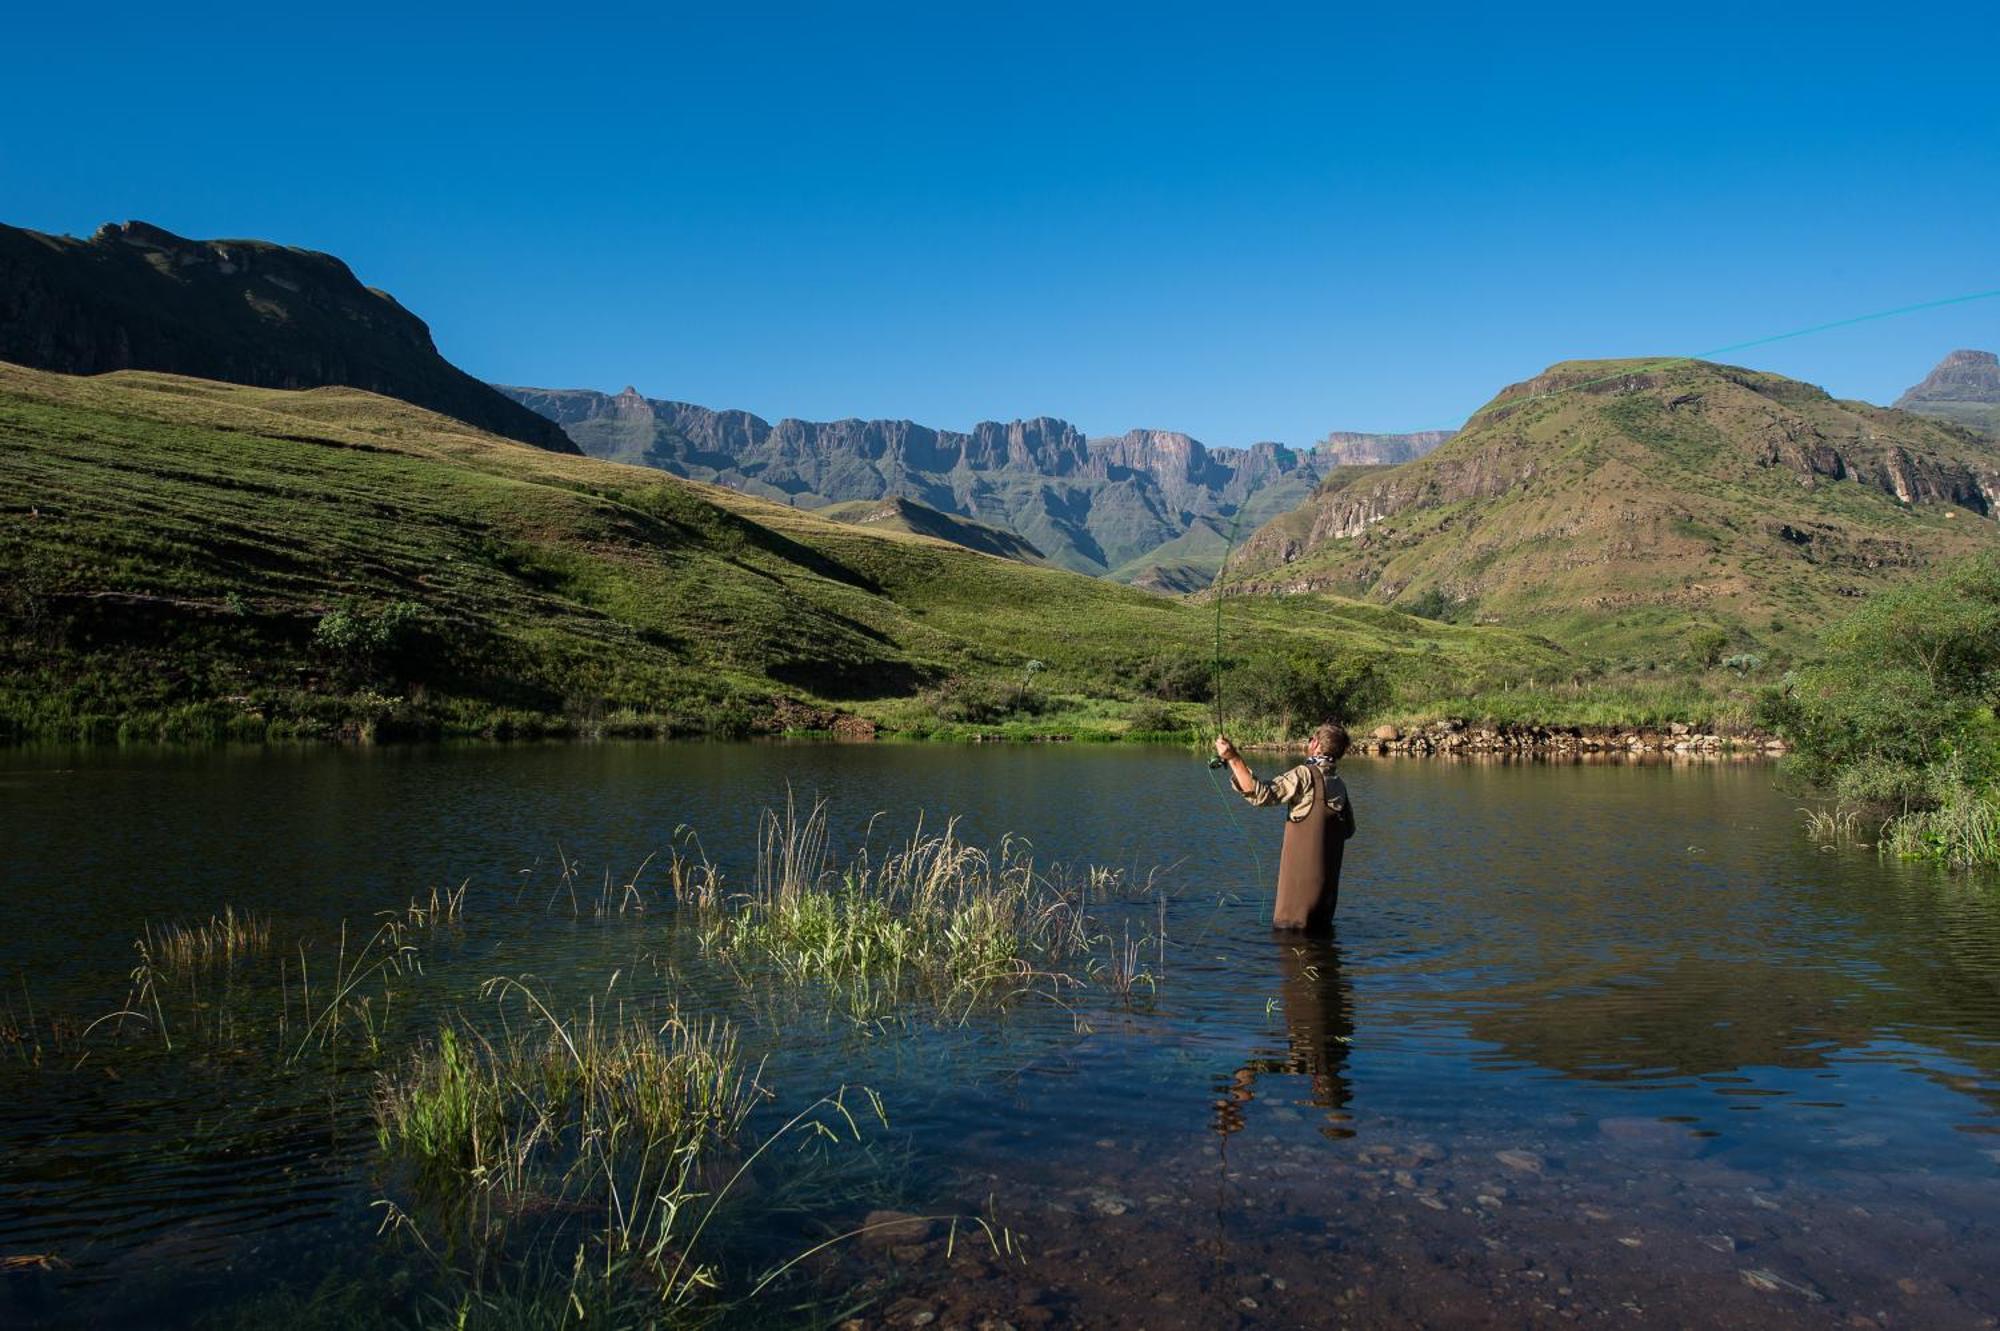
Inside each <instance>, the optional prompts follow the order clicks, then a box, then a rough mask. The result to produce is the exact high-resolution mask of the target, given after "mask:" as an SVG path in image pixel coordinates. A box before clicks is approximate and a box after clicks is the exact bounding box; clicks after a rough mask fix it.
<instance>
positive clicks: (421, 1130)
mask: <svg viewBox="0 0 2000 1331" xmlns="http://www.w3.org/2000/svg"><path fill="white" fill-rule="evenodd" d="M484 992H485V993H486V995H487V996H489V997H492V996H500V997H505V996H510V995H519V996H520V997H522V998H523V999H525V1001H526V1002H527V1003H528V1005H529V1007H530V1009H531V1010H532V1011H533V1012H534V1013H535V1020H534V1022H533V1023H532V1024H531V1026H530V1027H529V1028H528V1029H527V1030H526V1031H517V1032H515V1033H513V1034H511V1035H509V1036H507V1037H505V1038H504V1039H503V1040H501V1041H499V1042H494V1041H491V1040H488V1039H486V1038H484V1037H482V1036H480V1035H478V1034H476V1033H474V1032H472V1031H470V1030H468V1031H466V1032H465V1033H464V1034H461V1033H460V1031H459V1029H458V1028H456V1027H454V1026H444V1027H442V1028H440V1030H439V1032H438V1036H437V1039H436V1040H435V1041H434V1042H431V1043H428V1044H425V1045H424V1046H422V1047H420V1048H419V1049H418V1050H416V1051H415V1052H414V1053H413V1054H412V1055H411V1056H410V1058H409V1060H408V1062H407V1063H406V1064H405V1065H404V1066H403V1067H402V1068H400V1069H397V1070H393V1071H390V1072H385V1073H383V1074H382V1076H381V1080H380V1084H379V1088H378V1093H377V1096H376V1102H375V1112H376V1122H377V1129H378V1138H379V1140H380V1142H381V1145H382V1147H383V1149H384V1150H387V1151H390V1152H391V1153H394V1154H400V1155H404V1156H407V1157H410V1158H413V1159H415V1160H418V1161H420V1162H423V1163H425V1164H428V1165H434V1166H445V1167H449V1168H456V1169H462V1170H464V1171H465V1172H467V1173H469V1174H471V1175H473V1176H475V1177H479V1178H481V1179H485V1180H497V1181H506V1180H514V1179H520V1178H522V1177H524V1175H525V1172H526V1170H527V1166H528V1165H529V1164H530V1163H532V1159H531V1158H532V1157H533V1156H535V1155H537V1154H561V1153H563V1152H564V1151H565V1149H566V1148H567V1149H571V1150H574V1149H576V1148H578V1147H579V1146H580V1145H581V1144H583V1143H585V1142H588V1141H589V1140H592V1139H594V1138H596V1137H599V1136H601V1135H604V1134H620V1133H623V1134H628V1135H629V1137H630V1138H631V1139H635V1140H637V1141H638V1142H639V1144H641V1145H642V1146H644V1147H647V1148H654V1147H660V1148H664V1149H665V1150H666V1151H668V1152H669V1153H680V1152H683V1151H690V1150H692V1151H696V1152H700V1151H703V1150H707V1149H712V1148H713V1147H715V1146H717V1145H720V1144H723V1143H726V1142H729V1141H731V1140H733V1139H734V1138H735V1136H736V1134H737V1132H738V1131H739V1130H740V1129H741V1128H742V1125H743V1120H744V1118H745V1117H746V1116H747V1115H748V1114H749V1112H750V1110H751V1108H752V1107H753V1106H754V1105H755V1104H756V1103H757V1100H758V1098H759V1096H760V1094H761V1091H760V1089H759V1087H758V1086H757V1083H756V1078H755V1074H754V1070H747V1069H745V1068H744V1067H743V1064H742V1056H741V1052H740V1048H739V1044H738V1040H737V1036H736V1032H735V1030H734V1029H733V1028H732V1027H730V1026H729V1025H728V1024H727V1023H725V1022H720V1021H712V1020H711V1021H696V1020H690V1019H688V1018H685V1017H683V1016H681V1015H680V1014H679V1013H678V1012H670V1013H669V1014H667V1016H666V1018H665V1019H664V1020H663V1021H661V1022H659V1023H658V1024H655V1023H652V1022H647V1021H642V1020H640V1019H639V1018H637V1017H636V1016H621V1017H618V1018H608V1017H605V1016H602V1015H601V1014H600V1013H599V1012H598V1011H597V1009H596V1008H595V1006H594V1005H593V1007H592V1008H591V1009H590V1011H589V1012H588V1013H586V1014H585V1015H584V1016H582V1017H580V1018H577V1019H575V1020H572V1021H569V1022H563V1021H560V1020H558V1019H557V1018H556V1017H555V1016H554V1015H553V1014H552V1013H550V1012H549V1011H548V1009H547V1008H546V1007H545V1006H544V1005H543V1004H542V1001H541V999H540V998H538V997H536V996H535V995H534V994H533V993H532V991H530V990H528V989H527V988H526V987H525V986H523V985H521V984H520V983H519V982H518V981H514V980H499V981H489V982H488V984H487V985H486V986H485V990H484Z"/></svg>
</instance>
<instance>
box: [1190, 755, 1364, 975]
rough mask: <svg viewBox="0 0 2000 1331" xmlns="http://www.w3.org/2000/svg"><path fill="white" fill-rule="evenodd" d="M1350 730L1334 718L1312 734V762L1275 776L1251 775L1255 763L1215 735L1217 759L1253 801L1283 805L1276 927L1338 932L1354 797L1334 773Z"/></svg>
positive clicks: (1238, 788) (1273, 916)
mask: <svg viewBox="0 0 2000 1331" xmlns="http://www.w3.org/2000/svg"><path fill="white" fill-rule="evenodd" d="M1347 742H1348V741H1347V731H1346V729H1345V728H1344V727H1342V726H1339V725H1336V724H1334V723H1333V722H1331V721H1329V722H1327V723H1326V724H1324V725H1321V726H1319V727H1318V728H1317V729H1315V730H1314V731H1313V733H1312V739H1311V740H1310V741H1309V742H1308V743H1307V745H1306V760H1305V761H1304V762H1302V763H1300V764H1299V765H1298V766H1297V767H1294V768H1292V769H1291V770H1290V771H1289V772H1286V773H1284V774H1283V775H1281V776H1277V777H1274V778H1272V779H1271V780H1269V781H1259V780H1258V779H1257V778H1256V777H1255V776H1253V775H1251V772H1250V765H1249V764H1248V763H1246V762H1244V761H1243V755H1242V754H1240V753H1238V752H1237V751H1236V746H1235V745H1234V744H1232V743H1230V740H1229V736H1227V735H1217V736H1216V737H1215V756H1216V757H1217V758H1218V759H1220V760H1221V761H1222V762H1223V763H1224V764H1226V765H1227V766H1228V768H1229V782H1230V784H1231V785H1233V786H1234V787H1236V793H1237V794H1239V795H1241V796H1243V798H1244V799H1246V800H1248V801H1249V802H1250V803H1251V804H1254V805H1257V806H1259V807H1262V806H1264V805H1270V804H1279V805H1283V806H1284V808H1285V846H1284V850H1283V851H1282V852H1281V853H1280V855H1279V857H1278V900H1277V904H1276V905H1275V906H1274V907H1272V910H1271V927H1272V928H1274V929H1287V930H1298V931H1301V932H1303V933H1307V934H1320V935H1323V934H1330V933H1332V932H1333V910H1334V907H1335V906H1336V905H1337V904H1338V903H1339V900H1340V859H1341V854H1342V852H1343V851H1344V849H1345V848H1346V845H1347V839H1348V838H1349V837H1351V836H1353V835H1354V801H1353V800H1352V799H1351V798H1349V796H1348V793H1347V783H1346V782H1345V781H1342V780H1341V779H1340V774H1339V773H1338V772H1336V771H1335V770H1334V765H1335V764H1336V763H1338V762H1339V761H1340V759H1341V756H1342V755H1343V754H1345V753H1346V752H1347Z"/></svg>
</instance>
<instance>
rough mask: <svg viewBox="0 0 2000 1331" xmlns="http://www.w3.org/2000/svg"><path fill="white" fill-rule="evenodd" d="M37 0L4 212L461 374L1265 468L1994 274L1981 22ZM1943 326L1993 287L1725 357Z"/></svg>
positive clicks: (1845, 343) (1840, 374)
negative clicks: (164, 260) (1148, 441)
mask: <svg viewBox="0 0 2000 1331" xmlns="http://www.w3.org/2000/svg"><path fill="white" fill-rule="evenodd" d="M1392 8H1402V9H1407V10H1408V11H1410V13H1409V16H1408V17H1398V16H1388V15H1386V13H1385V11H1387V10H1390V9H1392ZM1531 10H1532V11H1535V12H1530V11H1531ZM64 11H65V7H63V6H57V5H38V6H32V7H27V8H23V9H19V10H16V11H15V12H13V13H12V14H11V15H10V16H9V18H8V20H7V22H6V24H5V41H6V43H7V45H8V46H9V48H10V49H9V51H8V52H7V54H6V65H7V72H6V75H5V77H4V79H0V220H4V221H7V222H11V223H15V224H18V225H24V226H30V227H35V228H38V229H41V230H50V231H67V232H72V233H77V234H85V233H88V232H89V231H90V230H92V229H93V228H94V227H95V226H96V225H97V224H98V223H99V222H102V221H105V220H107V219H121V220H122V219H125V218H134V217H137V218H145V219H147V220H150V221H154V222H157V223H160V224H162V225H164V226H167V227H169V228H172V229H174V230H177V231H181V232H183V233H187V234H192V235H197V236H257V237H265V238H269V239H273V240H279V241H284V242H288V243H291V244H297V245H305V246H309V247H312V248H316V249H324V250H329V251H332V252H333V253H336V254H339V255H341V256H342V257H343V258H345V259H347V260H348V261H349V263H350V264H352V266H353V267H354V269H355V271H356V272H357V273H358V274H360V276H361V278H362V279H363V280H364V281H366V282H368V283H370V284H371V285H375V286H380V287H383V288H385V289H387V290H389V291H390V292H392V293H394V294H395V295H396V296H397V298H398V299H400V300H401V301H403V303H404V304H406V305H408V306H409V307H410V308H411V309H413V310H415V311H417V312H418V313H419V314H421V315H423V316H424V317H425V318H426V319H428V320H429V321H430V323H431V326H432V329H433V331H434V332H435V334H436V336H437V340H438V344H439V346H440V347H441V348H442V349H443V350H444V352H445V354H446V355H448V356H449V357H451V358H452V359H453V360H455V361H457V362H458V363H459V364H461V365H463V366H465V367H466V368H467V369H469V370H471V371H472V372H473V373H475V374H479V375H482V376H484V377H487V378H491V379H496V380H501V381H507V382H515V383H527V384H539V385H560V386H594V387H603V388H608V389H613V390H615V389H617V388H619V387H621V386H622V385H624V384H626V383H633V384H637V385H639V386H640V388H641V389H643V390H644V391H646V392H647V393H649V394H652V395H655V396H663V397H679V398H686V399H690V400H693V401H697V402H702V403H706V404H709V405H713V406H718V407H723V406H731V407H744V408H748V409H750V410H753V411H756V412H759V413H760V414H763V415H766V416H771V417H776V416H781V415H798V416H808V417H831V416H846V415H859V416H909V417H913V418H915V419H917V420H921V421H924V422H926V423H929V424H934V425H943V426H957V427H963V426H965V425H968V424H970V423H971V422H973V421H975V420H978V419H982V418H989V417H997V418H1012V417H1015V416H1021V415H1034V414H1042V413H1047V414H1053V415H1061V416H1065V417H1067V418H1069V419H1071V420H1073V421H1075V422H1077V423H1078V424H1079V425H1081V426H1082V427H1084V428H1085V429H1087V430H1088V431H1090V432H1092V433H1109V432H1113V431H1120V430H1124V429H1126V428H1129V427H1132V426H1138V425H1147V426H1156V427H1167V428H1178V429H1185V430H1188V431H1190V432H1192V433H1194V434H1196V435H1197V436H1199V437H1201V438H1203V439H1206V440H1208V441H1210V442H1213V443H1244V442H1248V441H1251V440H1254V439H1259V438H1276V439H1283V440H1287V441H1290V442H1294V443H1305V442H1308V441H1310V440H1311V439H1312V438H1314V437H1316V436H1317V435H1319V434H1322V433H1324V432H1325V431H1327V430H1329V429H1335V428H1345V429H1381V430H1394V429H1411V428H1422V427H1427V426H1435V425H1446V424H1452V423H1455V422H1457V421H1459V420H1461V419H1463V418H1464V416H1465V415H1466V414H1467V413H1468V412H1469V411H1471V410H1472V409H1473V408H1475V407H1476V406H1478V405H1479V404H1480V403H1481V402H1483V401H1484V400H1485V399H1486V398H1488V397H1489V396H1490V395H1491V394H1492V393H1493V392H1494V391H1495V390H1497V389H1498V388H1499V387H1500V386H1501V385H1503V384H1505V383H1508V382H1510V381H1513V380H1517V379H1520V378H1523V377H1526V376H1528V375H1530V374H1532V373H1534V372H1535V371H1537V370H1539V369H1540V368H1541V367H1542V366H1543V365H1545V364H1547V363H1548V362H1551V361H1554V360H1559V359H1564V358H1569V357H1586V356H1590V357H1594V356H1613V355H1652V354H1677V353H1685V352H1692V351H1698V350H1702V349H1705V348H1709V347H1713V346H1718V345H1721V344H1725V343H1730V342H1734V341H1738V340H1742V339H1747V338H1750V337H1755V336H1758V335H1761V334H1767V333H1773V332H1778V331H1782V330H1784V329H1788V328H1793V327H1798V326H1802V325H1808V324H1813V323H1818V322H1821V321H1824V320H1831V319H1838V318H1841V317H1844V316H1847V315H1852V314H1857V313H1862V312H1865V311H1869V310H1875V309H1881V308H1885V307H1889V306H1895V305H1901V304H1906V303H1909V302H1913V301H1919V300H1925V299H1930V298H1934V297H1939V296H1948V295H1952V294H1955V293H1959V292H1964V291H1972V290H1982V289H1991V288H1995V287H2000V92H1996V88H1995V79H1994V71H1995V52H1996V50H2000V17H1996V9H1995V7H1994V6H1993V5H1991V4H1984V3H1979V4H1975V3H1965V4H1960V5H1954V6H1929V5H1924V4H1921V3H1919V4H1904V5H1900V6H1896V7H1893V8H1890V9H1884V8H1882V7H1880V6H1870V7H1868V8H1867V9H1866V10H1856V11H1855V12H1853V13H1846V12H1842V10H1841V9H1840V8H1839V7H1837V6H1830V5H1827V4H1811V5H1797V6H1792V5H1749V6H1745V5H1740V4H1732V5H1717V6H1708V5H1699V4H1679V5H1644V6H1630V7H1619V6H1616V5H1603V4H1597V5H1592V6H1588V7H1585V8H1578V9H1576V10H1574V11H1571V12H1563V11H1562V10H1561V9H1560V7H1556V6H1532V7H1530V6H1518V7H1517V6H1501V5H1491V4H1482V5H1478V6H1472V7H1465V8H1453V7H1449V6H1401V7H1398V6H1388V5H1381V4H1372V5H1367V6H1338V7H1335V6H1301V7H1298V8H1295V9H1285V8H1276V7H1270V8H1267V7H1264V6H1257V5H1224V4H1220V3H1211V4H1206V5H1202V6H1195V7H1179V6H1175V5H1170V4H1147V5H1139V6H1131V7H1122V6H1108V5H1088V4H1081V3H1069V4H1064V5H1059V6H1046V7H1045V6H1038V5H1020V6H1016V5H981V6H972V5H961V4H956V3H949V2H947V3H936V2H935V0H933V3H929V4H924V5H920V6H909V7H901V6H896V7H891V6H876V5H860V6H849V5H839V4H818V5H803V6H796V7H794V6H789V5H708V6H699V7H691V6H683V5H675V4H662V5H657V6H653V7H650V8H647V9H637V8H635V9H633V10H632V11H630V12H624V13H620V12H614V11H605V10H598V9H592V8H590V7H588V6H585V5H581V4H571V5H564V6H549V7H547V8H546V9H545V10H543V11H542V12H540V13H535V14H529V13H519V14H516V13H511V12H509V11H508V9H507V8H506V7H505V6H482V7H478V8H470V7H468V8H464V9H461V10H456V11H435V10H434V11H431V12H429V13H428V14H427V15H425V16H423V17H417V18H412V17H411V16H410V15H409V14H407V13H405V12H403V11H402V10H401V9H398V8H386V7H385V8H380V9H374V10H371V9H369V8H366V7H330V8H328V9H327V10H325V11H324V12H316V11H311V10H307V9H302V8H298V7H278V6H271V7H268V8H267V9H266V10H265V11H264V12H262V13H261V14H258V15H257V16H255V17H223V16H220V15H221V14H222V13H223V11H216V14H217V16H214V17H211V16H208V15H207V13H206V12H205V11H198V10H188V11H175V10H172V9H161V8H159V7H158V6H157V5H149V6H146V7H144V8H133V9H131V10H130V11H129V12H123V11H122V10H121V6H119V5H116V4H97V5H91V6H87V7H84V8H82V9H81V10H78V9H76V7H69V11H70V12H71V13H76V14H78V15H80V16H79V17H75V18H71V17H66V16H65V12H64ZM1957 346H1978V347H1988V348H2000V300H1996V301H1989V302H1984V303H1980V304H1974V305H1968V306H1963V307H1959V308H1957V309H1955V310H1951V311H1946V312H1940V313H1933V314H1925V315H1919V316H1915V317H1912V318H1907V319H1901V320H1892V321H1886V322H1882V323H1877V324H1871V325H1868V326H1865V327H1862V328H1858V329H1851V330H1846V331H1842V332H1836V333H1830V334H1825V335H1821V336H1816V337H1812V338H1805V339H1800V340H1798V341H1794V342H1790V343H1782V344H1778V345H1775V346H1772V347H1768V348H1762V349H1759V350H1757V351H1755V352H1748V353H1744V354H1743V355H1742V356H1741V359H1742V360H1744V361H1745V362H1747V363H1750V364H1754V365H1757V366H1759V367H1762V368H1768V369H1773V370H1778V371H1781V372H1783V373H1787V374H1794V375H1798V376H1800V377H1802V378H1806V379H1809V380H1812V381H1814V382H1817V383H1821V384H1824V385H1825V386H1826V387H1828V388H1829V389H1831V390H1832V391H1834V392H1836V393H1839V394H1841V395H1844V396H1855V397H1864V398H1869V399H1872V400H1876V401H1886V400H1888V399H1889V398H1892V397H1893V396H1894V395H1895V394H1896V393H1897V392H1899V391H1900V390H1901V389H1902V388H1903V387H1905V386H1906V385H1908V384H1909V383H1910V382H1912V381H1914V380H1915V379H1917V378H1918V377H1920V376H1921V375H1922V374H1923V373H1924V371H1925V370H1926V369H1928V367H1929V366H1930V364H1931V363H1932V362H1933V361H1935V360H1936V359H1937V358H1938V357H1939V356H1940V355H1941V354H1942V353H1944V352H1945V351H1948V350H1950V349H1951V348H1953V347H1957Z"/></svg>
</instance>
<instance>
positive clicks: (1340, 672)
mask: <svg viewBox="0 0 2000 1331" xmlns="http://www.w3.org/2000/svg"><path fill="white" fill-rule="evenodd" d="M1229 687H1230V692H1231V695H1232V698H1231V701H1232V702H1233V703H1234V705H1236V706H1238V707H1240V708H1242V709H1243V710H1245V711H1247V712H1248V713H1249V714H1250V715H1252V716H1254V717H1256V718H1257V719H1258V720H1259V721H1261V722H1264V723H1266V725H1267V726H1268V727H1269V728H1270V729H1272V730H1274V731H1275V732H1276V733H1277V734H1279V735H1281V736H1285V737H1296V735H1297V734H1298V733H1299V732H1301V731H1303V730H1305V729H1306V728H1308V727H1311V726H1314V725H1317V724H1319V723H1320V722H1321V721H1339V722H1341V723H1343V724H1345V723H1348V722H1353V721H1358V720H1360V719H1361V718H1362V717H1364V716H1367V715H1369V714H1370V713H1372V712H1374V711H1376V710H1379V709H1380V708H1381V707H1382V706H1384V705H1385V704H1386V703H1387V702H1388V698H1389V688H1388V682H1387V681H1386V680H1385V679H1384V678H1383V676H1382V673H1381V671H1380V669H1379V668H1378V667H1377V665H1376V663H1375V662H1374V661H1372V660H1369V659H1367V658H1365V657H1359V656H1345V657H1343V656H1331V655H1327V654H1323V653H1320V652H1314V651H1307V650H1297V649H1295V650H1293V651H1292V652H1290V653H1287V654H1286V655H1284V656H1259V657H1253V658H1252V659H1251V660H1250V661H1248V662H1247V663H1245V664H1244V666H1243V667H1242V668H1241V669H1240V670H1238V671H1235V672H1234V673H1233V674H1232V676H1231V678H1230V681H1229Z"/></svg>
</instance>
